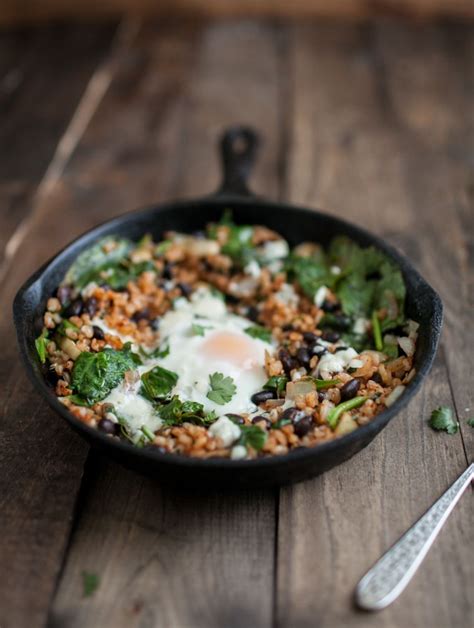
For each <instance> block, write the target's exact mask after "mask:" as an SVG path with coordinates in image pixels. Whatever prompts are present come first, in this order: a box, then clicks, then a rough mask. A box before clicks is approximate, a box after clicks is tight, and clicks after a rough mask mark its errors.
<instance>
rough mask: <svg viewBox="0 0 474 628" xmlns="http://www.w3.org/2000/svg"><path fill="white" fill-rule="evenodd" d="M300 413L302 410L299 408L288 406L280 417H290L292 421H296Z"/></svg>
mask: <svg viewBox="0 0 474 628" xmlns="http://www.w3.org/2000/svg"><path fill="white" fill-rule="evenodd" d="M299 413H300V410H298V408H287V409H286V410H283V412H282V413H281V416H280V419H289V420H290V421H294V420H295V419H296V417H297V416H298V415H299Z"/></svg>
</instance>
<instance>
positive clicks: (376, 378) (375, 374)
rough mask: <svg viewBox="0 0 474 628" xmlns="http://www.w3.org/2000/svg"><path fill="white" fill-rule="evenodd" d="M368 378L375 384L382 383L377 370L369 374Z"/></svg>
mask: <svg viewBox="0 0 474 628" xmlns="http://www.w3.org/2000/svg"><path fill="white" fill-rule="evenodd" d="M370 379H371V380H372V381H373V382H375V383H376V384H380V385H383V380H382V376H381V375H380V373H379V372H378V371H375V373H374V374H373V375H371V377H370Z"/></svg>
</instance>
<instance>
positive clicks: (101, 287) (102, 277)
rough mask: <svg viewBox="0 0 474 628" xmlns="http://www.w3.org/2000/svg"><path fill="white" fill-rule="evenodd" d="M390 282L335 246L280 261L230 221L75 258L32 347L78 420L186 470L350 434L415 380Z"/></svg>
mask: <svg viewBox="0 0 474 628" xmlns="http://www.w3.org/2000/svg"><path fill="white" fill-rule="evenodd" d="M404 302H405V285H404V281H403V277H402V274H401V272H400V270H399V269H398V268H397V267H396V266H395V265H394V264H393V262H392V261H391V260H390V259H388V258H387V257H386V256H385V255H384V254H383V253H382V252H381V251H379V250H377V249H375V248H373V247H369V248H362V247H360V246H359V245H358V244H356V243H355V242H353V241H351V240H349V239H347V238H346V237H337V238H335V239H333V240H332V241H331V242H330V243H329V246H328V247H327V248H323V247H321V246H320V245H318V244H315V243H312V242H304V243H302V244H299V245H297V246H296V247H294V248H293V249H292V250H291V249H290V247H289V245H288V243H287V242H286V240H285V239H284V238H283V237H282V236H281V235H280V234H278V233H276V232H274V231H272V230H270V229H268V228H266V227H264V226H259V225H236V224H235V223H234V222H233V220H232V216H231V213H230V212H226V213H225V215H224V216H223V217H222V219H221V220H220V222H219V223H215V224H210V225H208V226H207V227H206V229H205V231H203V232H198V233H194V234H192V235H188V234H183V233H176V232H169V233H166V234H164V239H163V240H162V241H161V242H154V241H153V240H152V238H151V237H150V236H149V235H146V236H144V237H143V238H142V239H141V240H140V241H139V242H132V241H129V240H127V239H125V238H122V237H112V236H108V237H106V238H104V239H102V240H100V241H99V242H97V243H96V244H95V245H94V246H93V247H91V248H90V249H87V250H86V251H84V252H83V253H81V254H80V256H79V257H78V258H77V259H76V261H75V262H74V264H73V265H72V266H71V268H70V269H69V271H68V272H67V274H66V276H65V278H64V280H63V282H62V283H61V285H60V286H59V288H58V289H57V291H56V293H55V295H54V296H52V297H51V298H50V299H49V300H48V302H47V309H46V311H45V313H44V318H43V321H44V327H43V330H42V333H41V335H40V336H39V337H38V338H37V339H36V349H37V352H38V356H39V359H40V361H41V362H42V363H43V367H44V370H45V377H46V379H47V381H48V382H49V383H50V385H51V386H52V387H53V388H54V390H55V393H56V395H57V397H58V398H59V400H60V401H61V403H63V404H64V405H65V406H66V407H67V408H68V410H69V411H70V412H71V413H72V414H74V416H75V417H77V419H79V420H80V421H83V422H84V423H87V424H88V425H89V426H92V427H96V428H97V429H99V430H101V431H102V432H104V433H105V434H107V435H109V436H110V438H115V439H125V440H128V441H130V442H131V443H133V444H134V445H135V446H137V447H153V448H156V449H158V450H159V451H161V452H168V453H173V454H180V455H184V456H193V457H199V458H210V457H221V458H232V459H246V458H247V459H248V458H256V457H261V456H269V455H278V454H286V453H288V452H290V451H292V450H295V449H298V448H300V447H312V446H315V445H317V444H318V443H322V442H325V441H329V440H332V439H334V438H337V437H339V436H342V435H344V434H348V433H349V432H352V431H353V430H356V429H357V428H358V427H359V426H361V425H364V424H366V423H368V422H369V421H371V420H372V419H373V418H374V417H375V416H376V415H377V414H378V413H379V412H382V411H383V410H384V409H385V408H386V407H388V406H390V405H391V404H392V403H393V402H394V401H395V400H396V399H397V398H398V397H399V396H400V395H401V394H402V393H403V391H404V389H405V387H406V385H407V384H408V383H409V382H410V380H411V379H412V378H413V376H414V373H415V370H414V368H413V357H414V353H415V346H416V339H417V328H418V324H417V323H416V322H414V321H411V320H407V319H406V318H405V314H404Z"/></svg>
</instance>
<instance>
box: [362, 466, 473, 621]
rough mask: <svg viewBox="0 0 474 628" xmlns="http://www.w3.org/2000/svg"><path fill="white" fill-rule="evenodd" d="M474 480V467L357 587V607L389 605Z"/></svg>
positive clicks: (409, 578) (380, 607)
mask: <svg viewBox="0 0 474 628" xmlns="http://www.w3.org/2000/svg"><path fill="white" fill-rule="evenodd" d="M473 477H474V464H471V465H470V466H469V467H468V468H467V469H466V471H464V473H462V474H461V475H460V476H459V477H458V479H457V480H456V481H455V482H454V483H453V484H452V485H451V486H450V487H449V488H448V490H447V491H446V492H445V493H444V494H443V495H442V496H441V497H440V498H439V499H438V501H437V502H435V503H434V504H433V506H431V508H430V509H429V510H428V511H427V512H426V513H425V514H424V515H423V516H422V517H421V518H420V519H418V521H417V522H416V523H415V524H414V525H413V526H412V527H411V528H410V529H409V530H407V532H405V534H404V535H403V536H402V537H401V538H400V539H399V540H398V541H397V542H396V543H395V545H392V547H391V548H390V549H389V550H388V551H387V552H386V553H385V554H384V555H383V556H382V558H380V559H379V560H378V561H377V562H376V563H375V565H374V566H373V567H372V569H370V570H369V571H368V572H367V573H366V574H365V576H364V577H363V578H362V580H361V581H360V582H359V584H358V585H357V588H356V591H355V600H356V603H357V605H358V606H360V608H363V609H365V610H369V611H378V610H381V609H382V608H385V607H386V606H388V605H389V604H391V603H392V602H393V601H394V600H396V599H397V597H398V596H399V595H400V593H401V592H402V591H403V590H404V589H405V587H406V586H407V584H408V583H409V582H410V580H411V579H412V578H413V576H414V574H415V572H416V570H417V569H418V567H419V566H420V565H421V563H422V561H423V559H424V557H425V556H426V554H427V553H428V550H429V549H430V547H431V546H432V545H433V542H434V540H435V539H436V537H437V536H438V533H439V531H440V530H441V528H442V527H443V525H444V523H445V521H446V519H447V518H448V517H449V515H450V514H451V511H452V510H453V508H454V506H455V505H456V504H457V502H458V501H459V498H460V497H461V495H462V494H463V492H464V491H465V490H466V488H467V487H468V486H469V484H470V483H471V480H472V479H473Z"/></svg>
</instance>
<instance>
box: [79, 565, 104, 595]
mask: <svg viewBox="0 0 474 628" xmlns="http://www.w3.org/2000/svg"><path fill="white" fill-rule="evenodd" d="M99 584H100V578H99V576H98V575H97V574H96V573H92V572H90V571H83V572H82V595H83V597H91V595H93V594H94V593H95V592H96V591H97V589H98V588H99Z"/></svg>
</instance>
